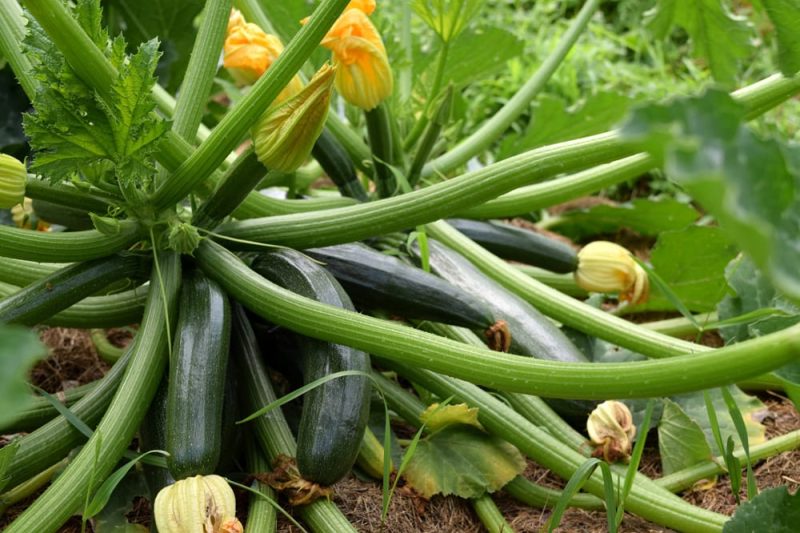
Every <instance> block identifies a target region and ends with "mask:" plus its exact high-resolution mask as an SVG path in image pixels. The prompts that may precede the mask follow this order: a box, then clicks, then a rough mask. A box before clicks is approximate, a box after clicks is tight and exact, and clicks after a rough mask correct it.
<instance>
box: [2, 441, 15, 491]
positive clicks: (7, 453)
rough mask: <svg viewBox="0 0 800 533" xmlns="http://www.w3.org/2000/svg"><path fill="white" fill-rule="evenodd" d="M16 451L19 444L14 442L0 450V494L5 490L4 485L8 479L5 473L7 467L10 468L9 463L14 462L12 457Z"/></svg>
mask: <svg viewBox="0 0 800 533" xmlns="http://www.w3.org/2000/svg"><path fill="white" fill-rule="evenodd" d="M18 449H19V442H16V441H11V442H10V443H8V444H6V445H5V446H3V447H2V448H0V493H2V492H3V489H5V488H6V484H7V483H8V480H9V479H10V478H9V477H8V476H7V475H6V471H7V470H8V467H9V466H11V462H12V461H13V460H14V456H15V455H16V454H17V450H18Z"/></svg>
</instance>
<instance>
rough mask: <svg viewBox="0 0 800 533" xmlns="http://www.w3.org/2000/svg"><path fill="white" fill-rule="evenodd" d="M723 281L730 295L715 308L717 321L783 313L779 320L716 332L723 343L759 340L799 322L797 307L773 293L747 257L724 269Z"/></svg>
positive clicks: (798, 308)
mask: <svg viewBox="0 0 800 533" xmlns="http://www.w3.org/2000/svg"><path fill="white" fill-rule="evenodd" d="M725 279H726V280H727V283H728V286H729V288H730V291H731V292H730V293H729V294H728V295H726V296H725V298H723V299H722V301H720V302H719V304H718V305H717V314H718V316H719V319H720V320H729V319H732V318H735V317H738V316H741V315H745V314H748V313H753V312H755V311H758V310H760V309H766V308H772V309H776V310H778V311H782V312H783V313H784V315H783V316H775V315H773V316H769V317H766V318H761V319H758V320H754V321H752V322H749V323H746V324H738V325H735V326H727V327H723V328H720V334H721V335H722V338H723V339H725V342H726V343H733V342H741V341H743V340H746V339H750V338H752V337H760V336H761V335H766V334H767V333H772V332H774V331H779V330H781V329H785V328H788V327H789V326H792V325H794V324H796V323H797V322H800V307H798V306H796V305H794V304H792V303H791V302H789V301H788V300H787V299H786V298H784V297H783V296H782V295H781V294H780V293H779V292H778V291H777V290H775V287H774V286H773V285H772V283H770V281H769V280H768V279H767V278H766V276H764V274H763V273H762V272H761V271H760V270H759V269H758V268H756V266H755V265H754V264H753V262H752V261H751V260H750V259H748V258H747V257H745V256H739V257H737V258H735V259H733V260H732V261H731V262H730V263H729V264H728V266H727V268H726V269H725Z"/></svg>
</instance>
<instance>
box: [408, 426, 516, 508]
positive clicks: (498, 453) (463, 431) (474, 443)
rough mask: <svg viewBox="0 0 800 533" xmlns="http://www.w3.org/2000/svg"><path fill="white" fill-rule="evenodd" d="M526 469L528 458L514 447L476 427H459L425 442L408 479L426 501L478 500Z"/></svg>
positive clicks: (438, 434) (447, 428)
mask: <svg viewBox="0 0 800 533" xmlns="http://www.w3.org/2000/svg"><path fill="white" fill-rule="evenodd" d="M524 469H525V458H524V457H523V456H522V454H521V453H520V452H519V450H517V449H516V448H515V447H514V446H512V445H510V444H508V443H507V442H505V441H503V440H502V439H500V438H498V437H495V436H493V435H488V434H486V433H484V432H482V431H481V430H479V429H477V428H475V427H472V426H465V425H457V426H448V427H446V428H444V429H442V430H441V431H438V432H437V433H434V434H433V435H431V436H430V437H428V438H426V439H423V440H421V441H420V442H419V443H418V444H417V449H416V451H415V453H414V455H413V457H412V458H411V460H410V461H409V463H408V466H407V468H406V470H405V474H404V476H405V478H406V481H407V482H408V483H409V485H411V486H412V487H413V488H414V490H416V491H417V492H419V493H420V494H421V495H422V496H423V497H425V498H430V497H431V496H433V495H434V494H442V495H445V496H446V495H448V494H455V495H456V496H460V497H462V498H474V497H477V496H480V495H482V494H484V493H486V492H494V491H496V490H498V489H499V488H501V487H503V485H505V484H506V483H508V482H509V481H511V480H512V479H513V478H514V477H516V476H517V475H518V474H520V473H521V472H522V471H523V470H524Z"/></svg>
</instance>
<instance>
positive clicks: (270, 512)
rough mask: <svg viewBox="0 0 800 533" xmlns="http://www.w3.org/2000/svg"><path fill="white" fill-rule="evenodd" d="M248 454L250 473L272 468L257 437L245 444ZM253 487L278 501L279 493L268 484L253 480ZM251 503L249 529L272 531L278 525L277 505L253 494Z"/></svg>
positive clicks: (266, 470)
mask: <svg viewBox="0 0 800 533" xmlns="http://www.w3.org/2000/svg"><path fill="white" fill-rule="evenodd" d="M245 452H246V454H247V471H248V472H250V473H253V474H255V473H260V472H268V471H269V470H270V469H271V468H270V465H269V461H267V460H266V458H265V457H264V456H263V454H262V453H261V450H260V449H259V448H258V446H257V445H256V443H255V439H253V438H249V439H248V440H247V443H246V446H245ZM251 488H253V489H255V490H257V491H259V492H260V493H262V494H264V495H265V496H267V497H268V498H271V499H272V501H274V502H277V501H278V495H277V493H276V492H275V491H274V490H273V489H272V487H270V486H269V485H267V484H266V483H262V482H260V481H258V480H256V481H253V484H252V485H251ZM248 498H249V499H250V504H249V505H248V508H247V527H246V530H247V531H257V532H258V533H272V532H273V531H275V529H276V528H277V525H278V511H277V510H276V509H275V506H274V505H272V504H271V503H270V502H268V501H266V500H265V499H264V498H259V497H258V496H256V495H254V494H251V495H249V496H248Z"/></svg>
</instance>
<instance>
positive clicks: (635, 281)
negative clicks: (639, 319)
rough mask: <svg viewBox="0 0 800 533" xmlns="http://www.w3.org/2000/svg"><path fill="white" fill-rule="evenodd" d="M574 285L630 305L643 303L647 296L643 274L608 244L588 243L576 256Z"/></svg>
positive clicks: (620, 250)
mask: <svg viewBox="0 0 800 533" xmlns="http://www.w3.org/2000/svg"><path fill="white" fill-rule="evenodd" d="M575 281H576V282H577V283H578V286H580V287H581V288H583V289H585V290H587V291H594V292H617V293H619V295H620V298H621V299H622V300H625V301H629V302H631V303H634V304H637V303H642V302H645V301H646V300H647V297H648V295H649V292H650V282H649V280H648V278H647V273H646V272H645V271H644V269H643V268H642V267H641V266H640V265H639V264H638V263H637V262H636V261H634V259H633V257H631V253H630V252H629V251H628V250H626V249H625V248H623V247H622V246H620V245H618V244H614V243H613V242H608V241H595V242H592V243H590V244H587V245H586V246H584V247H583V248H582V249H581V251H580V252H578V269H577V270H576V271H575Z"/></svg>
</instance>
